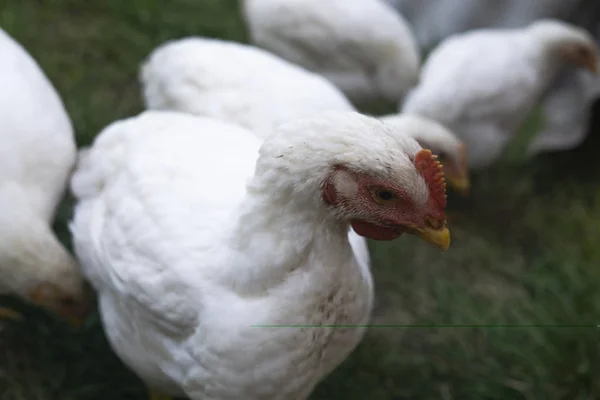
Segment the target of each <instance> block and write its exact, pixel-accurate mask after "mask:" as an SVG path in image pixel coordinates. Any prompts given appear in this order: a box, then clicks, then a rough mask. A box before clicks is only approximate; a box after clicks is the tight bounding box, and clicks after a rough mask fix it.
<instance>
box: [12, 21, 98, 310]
mask: <svg viewBox="0 0 600 400" xmlns="http://www.w3.org/2000/svg"><path fill="white" fill-rule="evenodd" d="M0 87H1V88H2V90H0V121H1V122H0V126H1V129H0V138H1V141H2V146H0V208H1V209H2V210H3V212H2V213H0V293H2V294H12V295H17V296H19V297H21V298H23V299H24V300H26V301H28V302H31V303H34V304H36V305H39V306H41V307H44V308H45V309H47V310H49V311H51V312H53V313H56V314H58V315H60V316H62V317H65V318H67V319H69V320H72V321H73V322H75V321H78V320H79V319H80V318H81V317H83V316H84V315H85V314H86V313H87V311H88V310H90V306H91V304H90V293H89V292H88V291H87V290H86V285H85V283H84V281H83V279H82V277H81V275H80V273H79V267H78V265H77V263H76V261H75V259H74V258H73V257H72V256H71V255H70V254H69V252H68V251H67V250H66V249H65V248H64V247H63V245H62V244H61V243H60V242H59V240H58V238H57V237H56V236H55V234H54V232H53V231H52V227H51V225H52V221H53V219H54V214H55V212H56V208H57V206H58V204H59V202H60V200H61V199H62V196H63V195H64V192H65V189H66V185H67V182H68V179H69V175H70V173H71V171H72V169H73V167H74V164H75V157H76V147H75V140H74V136H73V128H72V126H71V121H70V119H69V117H68V115H67V113H66V110H65V108H64V106H63V103H62V100H61V99H60V97H59V95H58V93H57V92H56V90H55V89H54V87H53V86H52V83H51V82H50V81H49V80H48V78H47V77H46V75H45V74H44V72H43V71H42V70H41V69H40V67H39V66H38V64H37V63H36V61H35V60H34V59H33V58H32V57H31V56H30V55H29V54H28V52H27V51H26V50H25V49H24V48H23V47H22V46H21V45H20V44H19V43H17V42H16V41H15V40H14V39H13V38H12V37H10V36H9V35H8V34H7V33H6V32H5V31H3V30H2V29H0ZM0 314H2V315H3V316H6V317H9V316H18V314H16V313H14V312H12V311H11V310H8V309H2V311H1V312H0Z"/></svg>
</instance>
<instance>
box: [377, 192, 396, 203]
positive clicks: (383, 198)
mask: <svg viewBox="0 0 600 400" xmlns="http://www.w3.org/2000/svg"><path fill="white" fill-rule="evenodd" d="M371 195H372V196H373V200H375V202H376V203H379V204H388V203H391V202H394V201H396V200H397V198H398V197H397V196H396V195H395V194H394V193H393V192H392V191H390V190H387V189H373V190H371Z"/></svg>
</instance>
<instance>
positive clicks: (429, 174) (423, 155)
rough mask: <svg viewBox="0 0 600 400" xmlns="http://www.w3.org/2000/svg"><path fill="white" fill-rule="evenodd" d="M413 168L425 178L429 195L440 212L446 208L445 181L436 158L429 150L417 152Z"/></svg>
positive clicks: (440, 165)
mask: <svg viewBox="0 0 600 400" xmlns="http://www.w3.org/2000/svg"><path fill="white" fill-rule="evenodd" d="M415 167H416V168H417V171H419V172H420V173H421V175H423V178H425V182H427V186H428V187H429V195H430V196H431V197H432V198H433V200H435V202H436V203H437V204H438V205H439V206H440V207H441V208H442V210H443V209H444V208H446V179H445V178H444V172H443V171H442V164H440V162H439V161H438V160H437V156H434V155H433V154H432V153H431V150H428V149H423V150H419V152H418V153H417V154H416V155H415Z"/></svg>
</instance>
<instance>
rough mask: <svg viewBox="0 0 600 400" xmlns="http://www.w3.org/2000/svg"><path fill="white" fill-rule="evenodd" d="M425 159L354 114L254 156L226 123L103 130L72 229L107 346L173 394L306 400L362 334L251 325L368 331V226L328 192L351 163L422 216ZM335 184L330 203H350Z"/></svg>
mask: <svg viewBox="0 0 600 400" xmlns="http://www.w3.org/2000/svg"><path fill="white" fill-rule="evenodd" d="M419 151H420V147H419V146H418V144H417V143H416V142H415V141H414V140H412V139H410V138H406V137H404V136H400V135H395V134H393V133H391V131H390V130H389V128H388V127H387V126H386V125H384V124H382V123H381V122H379V121H377V120H375V119H372V118H368V117H365V116H361V115H359V114H356V113H328V114H325V115H322V116H319V117H313V118H310V119H303V120H299V121H295V122H290V123H286V124H283V125H281V126H280V127H279V128H278V130H277V132H276V133H274V134H272V135H270V136H269V137H268V138H267V139H266V141H265V142H264V143H262V145H261V141H260V140H259V139H258V138H257V137H256V136H255V135H254V134H253V133H252V132H250V131H246V130H244V129H242V128H239V127H237V126H235V125H231V124H228V123H225V122H220V121H217V120H211V119H206V118H204V117H196V116H192V115H186V114H180V113H174V112H165V111H147V112H144V113H143V114H141V115H140V116H138V117H134V118H130V119H127V120H124V121H119V122H116V123H113V124H111V125H110V126H109V127H107V128H106V129H105V130H104V131H103V132H101V133H100V135H99V136H98V137H97V138H96V140H95V142H94V144H93V146H92V147H91V148H90V149H89V150H88V151H87V152H86V153H84V154H83V157H82V160H81V162H80V165H79V167H78V169H77V171H76V173H75V175H74V177H73V180H72V190H73V192H74V194H75V195H76V197H77V198H78V204H77V206H76V209H75V216H74V220H73V222H72V224H71V230H72V232H73V237H74V244H75V249H76V252H77V255H78V257H79V258H80V260H81V262H82V264H83V268H84V271H85V273H86V275H87V277H88V278H89V279H90V281H91V282H92V283H93V285H94V287H95V288H96V290H97V291H98V293H99V301H100V311H101V315H102V319H103V323H104V327H105V330H106V332H107V335H108V338H109V340H110V342H111V344H112V346H113V348H114V349H115V351H116V352H117V353H118V354H119V356H120V357H121V358H122V359H123V360H124V362H125V363H126V364H127V365H129V367H131V368H132V369H133V370H134V371H136V373H137V374H138V375H140V376H141V377H142V378H143V379H144V380H145V381H146V382H147V384H148V385H149V386H151V387H154V388H157V389H160V390H162V391H163V392H168V393H170V394H173V395H175V394H185V395H187V396H189V397H190V398H192V399H203V400H211V399H212V400H225V399H231V400H234V399H235V400H237V399H242V398H243V399H247V400H259V399H260V400H267V399H273V400H275V399H282V400H284V399H285V400H288V399H297V400H300V399H305V398H306V397H307V396H308V395H309V393H310V392H311V391H312V389H313V388H314V385H315V384H316V383H317V382H318V381H319V380H320V379H322V378H323V377H324V376H325V375H327V374H328V373H329V372H331V371H332V370H333V369H334V368H335V367H336V366H337V365H338V364H339V363H340V362H342V361H343V360H344V359H345V358H346V357H347V356H348V354H349V353H350V352H351V351H352V350H353V349H354V347H355V346H356V344H357V343H358V342H359V341H360V339H361V337H362V335H363V333H364V328H360V327H357V328H336V329H333V328H330V327H311V326H305V327H291V328H290V327H288V328H285V327H284V328H281V327H280V328H264V327H263V328H261V327H255V325H261V324H309V325H310V324H323V325H330V324H338V325H344V324H364V323H366V322H367V321H368V319H369V314H370V311H371V306H372V296H373V292H372V290H373V289H372V282H371V276H370V272H369V269H368V268H366V267H365V266H366V265H365V262H364V260H363V261H361V255H360V254H358V255H357V254H354V253H353V251H352V249H351V247H350V244H349V242H348V234H347V232H348V221H347V220H346V218H358V215H364V214H352V213H356V212H358V211H347V212H350V213H351V214H350V215H354V217H350V216H346V214H344V212H338V211H335V210H333V209H332V208H330V207H329V206H327V205H326V204H325V203H324V201H323V200H322V197H321V192H322V190H325V189H323V185H324V183H323V182H324V180H327V179H328V178H327V177H328V176H332V175H330V174H331V173H332V172H331V171H332V168H334V166H336V165H348V166H351V168H352V169H353V170H355V171H364V173H366V174H374V176H380V177H383V176H387V177H390V179H394V181H396V182H398V184H399V185H400V186H401V187H403V190H404V191H405V192H406V193H407V194H409V195H410V197H411V200H410V201H411V202H414V204H415V205H416V206H417V207H425V205H426V204H430V203H429V192H428V186H427V185H428V183H427V182H426V178H424V177H423V176H421V175H420V173H419V172H418V171H417V170H416V169H415V165H414V164H413V161H412V159H411V158H412V157H414V155H415V154H416V153H417V152H419ZM335 176H339V177H338V178H336V179H335V185H336V187H337V188H338V190H339V191H338V192H337V193H338V195H342V196H345V193H350V192H351V191H352V190H353V187H352V181H347V180H345V178H343V177H344V176H345V175H343V174H342V175H335ZM436 207H437V206H436ZM349 210H350V209H349ZM425 218H426V219H427V218H428V217H425ZM436 229H437V228H436ZM444 229H445V228H444ZM436 232H437V231H436ZM444 232H445V233H444ZM441 235H442V236H438V239H439V238H442V241H438V242H437V243H440V244H441V243H445V245H446V246H447V240H448V237H447V236H444V235H447V230H445V231H442V233H441ZM359 245H360V243H359Z"/></svg>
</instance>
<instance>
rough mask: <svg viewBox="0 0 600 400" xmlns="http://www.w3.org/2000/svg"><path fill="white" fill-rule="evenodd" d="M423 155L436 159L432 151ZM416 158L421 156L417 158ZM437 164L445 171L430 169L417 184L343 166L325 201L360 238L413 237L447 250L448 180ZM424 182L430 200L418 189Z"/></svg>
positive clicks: (333, 175)
mask: <svg viewBox="0 0 600 400" xmlns="http://www.w3.org/2000/svg"><path fill="white" fill-rule="evenodd" d="M422 151H426V152H428V153H426V154H428V155H429V156H428V157H431V152H429V150H422ZM415 160H419V161H420V158H419V157H417V156H416V157H415ZM432 160H434V158H433V157H432ZM435 162H436V163H437V164H434V165H435V166H434V168H436V169H439V170H440V171H439V172H436V171H434V173H435V174H434V175H431V171H428V170H424V172H423V176H422V178H423V179H424V180H423V179H421V180H415V181H414V186H413V185H412V184H407V183H406V180H404V183H400V182H399V181H400V179H394V178H393V177H389V176H381V175H378V176H375V175H371V174H367V173H364V172H359V171H353V170H351V169H348V168H346V167H343V166H338V167H337V168H335V169H334V170H333V172H331V174H330V176H329V178H328V179H327V180H326V181H325V184H324V185H323V199H324V200H325V202H327V203H328V204H330V205H331V206H333V207H335V209H336V211H337V212H338V215H340V217H341V218H343V219H345V220H346V221H348V222H349V223H350V225H351V226H352V228H353V229H354V230H355V232H356V233H357V234H359V235H361V236H364V237H367V238H370V239H374V240H392V239H395V238H397V237H399V236H400V235H402V234H403V233H408V234H413V235H417V236H419V237H421V238H422V239H424V240H426V241H428V242H430V243H432V244H435V245H437V246H439V247H440V248H441V249H442V250H446V249H447V248H448V246H449V244H450V233H449V231H448V228H447V225H446V215H445V213H444V208H445V182H444V180H443V175H441V165H439V163H438V162H437V161H435ZM415 164H417V161H415ZM423 184H425V185H428V188H429V195H428V196H427V195H426V196H422V193H423V191H422V189H423V188H422V187H419V185H423ZM426 190H427V188H426ZM440 191H441V192H440ZM425 193H427V192H425ZM440 194H441V196H443V200H440Z"/></svg>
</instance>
